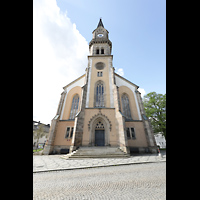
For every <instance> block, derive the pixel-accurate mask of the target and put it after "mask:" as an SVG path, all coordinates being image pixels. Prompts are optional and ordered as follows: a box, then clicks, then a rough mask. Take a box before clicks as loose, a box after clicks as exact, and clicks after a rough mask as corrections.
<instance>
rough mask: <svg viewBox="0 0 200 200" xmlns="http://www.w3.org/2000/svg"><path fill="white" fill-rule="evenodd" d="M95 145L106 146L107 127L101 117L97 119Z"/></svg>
mask: <svg viewBox="0 0 200 200" xmlns="http://www.w3.org/2000/svg"><path fill="white" fill-rule="evenodd" d="M95 146H105V128H104V124H103V121H102V120H101V119H99V120H98V121H97V124H96V127H95Z"/></svg>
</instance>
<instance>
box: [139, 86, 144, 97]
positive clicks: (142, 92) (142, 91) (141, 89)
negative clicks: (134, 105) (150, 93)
mask: <svg viewBox="0 0 200 200" xmlns="http://www.w3.org/2000/svg"><path fill="white" fill-rule="evenodd" d="M138 91H139V92H140V93H141V97H143V96H144V95H145V94H146V92H145V90H144V89H143V88H138Z"/></svg>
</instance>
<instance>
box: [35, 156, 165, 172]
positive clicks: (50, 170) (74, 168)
mask: <svg viewBox="0 0 200 200" xmlns="http://www.w3.org/2000/svg"><path fill="white" fill-rule="evenodd" d="M161 162H166V159H165V160H160V161H155V162H154V161H142V162H134V163H122V164H110V165H100V166H87V167H84V166H83V167H73V168H65V169H63V168H61V169H47V170H43V171H42V170H41V171H33V173H43V172H55V171H64V170H76V169H89V168H99V167H113V166H120V165H133V164H148V163H161Z"/></svg>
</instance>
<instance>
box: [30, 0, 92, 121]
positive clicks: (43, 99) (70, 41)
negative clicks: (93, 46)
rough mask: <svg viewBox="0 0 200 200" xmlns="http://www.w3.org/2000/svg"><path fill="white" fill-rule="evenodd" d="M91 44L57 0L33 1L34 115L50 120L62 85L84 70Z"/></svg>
mask: <svg viewBox="0 0 200 200" xmlns="http://www.w3.org/2000/svg"><path fill="white" fill-rule="evenodd" d="M88 48H89V47H88V43H87V41H86V40H85V38H84V37H83V36H82V35H81V34H80V33H79V31H78V30H77V29H76V25H75V24H72V22H71V21H70V19H69V18H68V17H67V12H65V13H62V12H61V11H60V8H59V7H58V6H57V3H56V0H34V1H33V117H34V120H40V121H41V122H43V123H51V119H52V118H53V117H54V116H55V114H56V111H57V106H58V103H59V100H60V94H61V92H62V91H63V89H62V87H63V86H65V85H67V84H68V83H70V82H71V81H73V80H74V79H75V78H78V77H79V76H81V75H82V74H84V73H85V68H86V67H87V55H89V50H88Z"/></svg>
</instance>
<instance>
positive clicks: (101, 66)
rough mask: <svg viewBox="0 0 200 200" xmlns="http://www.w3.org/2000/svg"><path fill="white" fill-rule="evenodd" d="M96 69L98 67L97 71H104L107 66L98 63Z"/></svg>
mask: <svg viewBox="0 0 200 200" xmlns="http://www.w3.org/2000/svg"><path fill="white" fill-rule="evenodd" d="M95 67H96V69H98V70H102V69H104V67H105V64H104V63H102V62H98V63H96V65H95Z"/></svg>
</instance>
